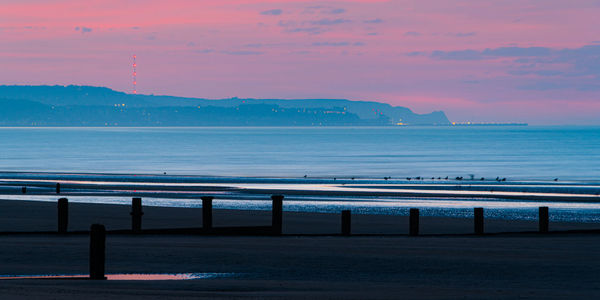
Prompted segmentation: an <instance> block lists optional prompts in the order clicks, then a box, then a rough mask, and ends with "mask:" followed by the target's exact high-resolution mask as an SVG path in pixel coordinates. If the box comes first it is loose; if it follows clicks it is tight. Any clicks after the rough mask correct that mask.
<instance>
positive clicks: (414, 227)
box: [408, 208, 419, 236]
mask: <svg viewBox="0 0 600 300" xmlns="http://www.w3.org/2000/svg"><path fill="white" fill-rule="evenodd" d="M408 219H409V225H408V233H409V234H410V235H412V236H417V235H419V209H418V208H411V209H410V215H409V218H408Z"/></svg>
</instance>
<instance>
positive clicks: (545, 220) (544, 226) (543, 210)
mask: <svg viewBox="0 0 600 300" xmlns="http://www.w3.org/2000/svg"><path fill="white" fill-rule="evenodd" d="M539 219H540V232H541V233H547V232H548V227H549V223H550V220H549V215H548V207H547V206H540V208H539Z"/></svg>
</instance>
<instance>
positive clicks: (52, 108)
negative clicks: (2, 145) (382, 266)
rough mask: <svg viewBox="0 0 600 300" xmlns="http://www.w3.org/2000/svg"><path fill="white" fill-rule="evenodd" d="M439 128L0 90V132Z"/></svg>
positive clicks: (266, 106)
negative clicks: (22, 129)
mask: <svg viewBox="0 0 600 300" xmlns="http://www.w3.org/2000/svg"><path fill="white" fill-rule="evenodd" d="M397 123H404V124H408V125H436V124H437V125H443V124H448V123H449V121H448V119H447V118H446V115H445V114H444V113H443V112H441V111H437V112H432V113H430V114H415V113H413V112H412V111H411V110H410V109H408V108H405V107H395V106H391V105H389V104H385V103H379V102H368V101H350V100H343V99H299V100H283V99H241V98H232V99H221V100H209V99H201V98H184V97H173V96H153V95H133V94H126V93H123V92H117V91H114V90H111V89H109V88H104V87H90V86H0V126H32V125H33V126H105V125H111V126H313V125H323V126H331V125H337V126H373V125H394V124H397Z"/></svg>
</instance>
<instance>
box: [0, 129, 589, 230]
mask: <svg viewBox="0 0 600 300" xmlns="http://www.w3.org/2000/svg"><path fill="white" fill-rule="evenodd" d="M13 172H16V173H13ZM26 172H41V173H26ZM44 172H50V173H44ZM89 173H101V174H89ZM107 173H111V174H107ZM127 174H134V175H127ZM140 174H146V175H144V176H139V175H140ZM165 174H166V175H165ZM180 175H193V176H180ZM305 176H306V177H305ZM384 177H385V179H384ZM388 177H389V178H388ZM418 177H420V178H421V179H419V180H416V178H418ZM432 177H433V178H432ZM446 177H448V179H445V178H446ZM456 177H463V178H464V180H463V179H460V180H459V179H456ZM482 177H483V178H485V180H481V178H482ZM496 178H498V179H500V181H498V180H496ZM503 178H506V181H502V179H503ZM409 179H410V180H409ZM555 179H556V180H555ZM27 180H29V181H27ZM59 181H61V182H63V184H64V189H63V190H64V192H65V193H67V194H66V195H68V197H69V199H70V201H73V202H87V203H113V204H129V203H130V201H131V200H130V199H131V197H132V196H133V195H134V194H135V195H138V194H136V193H141V191H140V190H139V189H143V187H140V186H132V187H131V188H126V189H125V190H123V189H121V190H118V191H109V190H107V191H102V190H97V189H91V190H90V186H89V184H92V185H93V184H99V185H113V187H112V188H114V184H129V185H147V184H150V183H152V184H156V185H157V186H158V187H155V188H154V190H148V191H146V194H144V195H143V197H144V205H152V206H172V207H200V206H201V202H200V201H198V198H199V195H201V194H203V193H213V194H214V193H216V194H215V195H216V196H217V197H216V199H215V208H224V209H250V210H269V209H270V208H271V202H270V201H269V195H270V193H271V190H269V189H272V190H273V191H274V192H275V191H276V190H278V189H296V190H298V189H299V190H305V191H306V192H303V193H296V194H295V195H289V197H288V196H286V204H285V205H284V209H285V210H287V211H309V212H332V213H337V212H339V211H340V210H342V209H352V211H353V212H355V213H359V214H393V215H406V214H407V213H408V208H411V207H417V208H421V214H422V215H424V216H446V217H459V218H470V217H472V208H473V207H484V208H485V209H486V217H490V218H498V219H519V220H533V219H535V218H537V208H538V207H539V206H548V207H550V210H551V216H550V218H551V220H553V221H565V222H584V223H598V222H600V201H596V200H595V199H591V200H590V197H591V198H594V197H596V198H597V197H598V194H599V192H600V127H575V126H573V127H537V126H527V127H524V126H514V127H513V126H490V127H483V126H476V127H475V126H474V127H337V128H336V127H310V128H298V127H293V128H290V127H268V128H265V127H256V128H235V127H231V128H228V127H201V128H114V127H111V128H0V185H1V186H0V199H10V200H36V201H56V194H55V192H54V190H53V189H54V187H53V185H54V184H55V182H59ZM11 182H12V183H11ZM33 182H37V183H38V186H37V187H35V185H32V184H33ZM94 182H97V183H94ZM101 182H103V183H101ZM74 184H83V186H80V187H76V186H74ZM86 184H87V186H86ZM24 185H29V187H30V188H29V189H28V193H27V195H21V186H24ZM69 185H71V186H70V187H69ZM180 185H183V186H187V187H186V188H188V189H189V190H188V191H184V187H183V186H180ZM194 185H209V186H216V187H218V186H219V185H225V186H228V187H235V188H237V189H238V191H237V192H231V191H229V192H222V191H221V190H220V189H216V190H213V191H210V190H206V191H202V190H199V191H196V189H197V188H196V187H194ZM174 186H180V187H179V189H180V191H177V190H172V189H178V188H175V187H174ZM249 187H251V188H257V189H265V191H264V192H262V193H259V194H256V193H246V192H245V191H247V189H248V188H249ZM345 188H350V189H353V190H356V189H366V190H365V191H374V189H378V190H379V191H380V192H381V191H382V190H383V191H387V190H392V189H399V190H398V191H399V192H405V191H406V189H412V190H413V191H416V192H422V191H423V190H434V192H435V190H438V191H447V192H448V191H449V192H453V193H455V192H457V191H458V193H462V191H466V192H465V193H469V191H474V192H477V193H479V194H481V195H483V196H481V197H478V196H468V197H467V196H465V197H464V198H461V196H458V197H451V198H448V197H446V196H435V197H433V196H432V197H418V196H389V195H387V196H386V195H385V193H384V194H382V195H377V194H373V195H369V194H368V193H367V194H364V193H363V194H356V195H354V194H346V195H342V194H340V195H337V194H335V193H334V194H327V195H326V194H323V193H320V192H321V191H322V190H323V189H338V190H343V189H345ZM100 189H102V187H100ZM109 189H111V188H109ZM146 189H147V188H146ZM492 190H493V192H492ZM502 191H505V192H509V193H512V192H514V193H522V196H527V197H525V198H523V199H521V200H519V199H511V198H509V197H503V196H502V194H501V192H502ZM69 193H70V194H69ZM111 193H112V194H111ZM492 193H495V194H494V195H496V194H497V195H498V196H497V197H496V196H492V197H490V195H489V194H492ZM531 193H562V194H566V195H567V197H566V198H567V199H563V198H565V197H562V198H561V199H562V200H561V199H558V200H552V199H550V198H549V199H542V200H535V199H530V198H531V197H530V196H531V195H532V194H531ZM486 194H487V195H486ZM570 194H573V195H571V196H575V194H580V195H584V196H585V197H587V200H585V201H583V200H578V199H577V197H573V198H572V199H571V198H570V196H569V195H570ZM140 196H141V194H140ZM519 197H520V196H519Z"/></svg>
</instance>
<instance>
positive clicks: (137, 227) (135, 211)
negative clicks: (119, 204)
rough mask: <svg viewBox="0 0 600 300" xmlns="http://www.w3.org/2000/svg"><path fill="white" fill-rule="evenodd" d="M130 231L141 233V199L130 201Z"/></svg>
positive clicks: (142, 213)
mask: <svg viewBox="0 0 600 300" xmlns="http://www.w3.org/2000/svg"><path fill="white" fill-rule="evenodd" d="M130 215H131V231H133V232H134V233H140V232H141V231H142V216H143V215H144V212H142V198H132V199H131V213H130Z"/></svg>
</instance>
